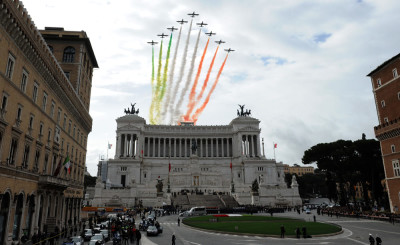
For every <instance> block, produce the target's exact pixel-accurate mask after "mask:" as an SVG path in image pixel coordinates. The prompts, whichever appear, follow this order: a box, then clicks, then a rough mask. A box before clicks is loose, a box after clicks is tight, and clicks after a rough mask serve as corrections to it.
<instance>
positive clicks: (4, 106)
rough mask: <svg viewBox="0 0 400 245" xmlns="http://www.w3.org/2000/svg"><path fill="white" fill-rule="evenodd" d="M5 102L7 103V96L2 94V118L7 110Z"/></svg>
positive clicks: (0, 115)
mask: <svg viewBox="0 0 400 245" xmlns="http://www.w3.org/2000/svg"><path fill="white" fill-rule="evenodd" d="M7 101H8V94H6V93H5V92H3V98H2V99H1V107H0V112H1V113H0V117H3V116H4V114H5V113H6V109H7Z"/></svg>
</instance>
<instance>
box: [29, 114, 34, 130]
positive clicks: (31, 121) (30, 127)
mask: <svg viewBox="0 0 400 245" xmlns="http://www.w3.org/2000/svg"><path fill="white" fill-rule="evenodd" d="M33 119H35V116H34V115H33V114H31V115H30V117H29V129H33Z"/></svg>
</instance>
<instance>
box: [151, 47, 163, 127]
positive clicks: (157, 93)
mask: <svg viewBox="0 0 400 245" xmlns="http://www.w3.org/2000/svg"><path fill="white" fill-rule="evenodd" d="M162 46H163V40H161V45H160V54H159V55H158V68H157V84H156V91H155V94H154V97H153V101H152V102H151V103H152V104H153V103H154V107H155V108H154V107H153V113H154V109H156V115H155V117H154V123H152V124H156V123H157V122H158V121H159V117H160V115H159V114H160V113H157V103H158V97H159V95H160V88H161V67H162Z"/></svg>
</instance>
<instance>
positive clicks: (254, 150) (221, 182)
mask: <svg viewBox="0 0 400 245" xmlns="http://www.w3.org/2000/svg"><path fill="white" fill-rule="evenodd" d="M116 121H117V131H116V133H117V136H116V149H115V156H114V159H109V160H108V161H107V168H108V170H107V181H106V183H105V184H103V183H102V181H101V179H102V176H99V177H98V183H97V185H96V190H95V196H94V199H93V205H94V206H111V204H112V203H114V204H115V203H120V205H122V206H126V207H132V206H134V205H135V204H138V203H139V202H140V203H142V204H143V205H144V206H161V204H162V203H167V204H170V203H171V193H180V192H182V191H188V192H196V191H199V190H201V191H202V192H203V193H205V194H206V195H207V194H211V193H215V192H217V193H218V192H222V193H230V195H232V196H233V197H234V198H235V199H236V201H237V202H238V203H239V204H259V205H271V206H276V205H287V206H292V205H300V204H301V199H300V197H299V193H298V187H297V182H296V181H294V182H296V183H294V184H293V188H287V185H286V183H285V180H284V178H285V176H284V169H283V164H282V163H277V162H276V161H275V160H273V159H266V158H265V156H264V155H263V154H262V152H261V145H260V128H259V123H260V121H259V120H257V119H255V118H251V117H245V116H239V117H237V118H235V119H233V120H232V121H231V123H230V124H229V125H221V126H198V125H196V126H195V125H194V124H193V123H182V124H181V125H174V126H170V125H148V124H147V123H146V121H145V119H143V118H142V117H140V116H138V115H131V114H128V115H125V116H123V117H120V118H118V119H117V120H116ZM100 169H102V167H100V166H99V170H100ZM103 180H104V179H103ZM254 180H256V181H257V182H258V184H259V191H258V193H257V194H258V195H257V196H255V195H252V193H251V187H250V186H251V185H252V183H253V181H254ZM160 183H162V184H161V186H160ZM160 187H161V188H160Z"/></svg>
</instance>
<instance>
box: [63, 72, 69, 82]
mask: <svg viewBox="0 0 400 245" xmlns="http://www.w3.org/2000/svg"><path fill="white" fill-rule="evenodd" d="M64 74H65V76H66V77H67V78H68V80H69V71H64Z"/></svg>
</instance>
